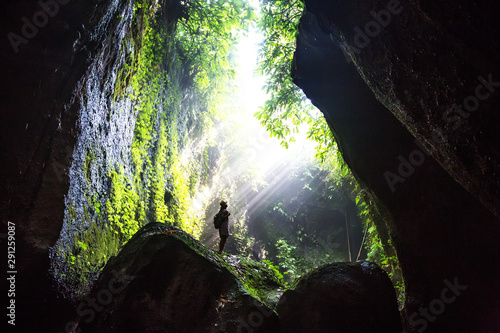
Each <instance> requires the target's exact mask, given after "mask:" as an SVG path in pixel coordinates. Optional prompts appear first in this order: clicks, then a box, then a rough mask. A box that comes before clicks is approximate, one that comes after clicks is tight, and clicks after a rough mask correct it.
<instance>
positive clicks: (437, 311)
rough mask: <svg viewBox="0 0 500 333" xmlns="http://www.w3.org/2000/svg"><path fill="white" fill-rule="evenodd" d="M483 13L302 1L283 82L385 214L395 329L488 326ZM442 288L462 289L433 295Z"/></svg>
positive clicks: (489, 131) (492, 54)
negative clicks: (305, 100) (397, 278)
mask: <svg viewBox="0 0 500 333" xmlns="http://www.w3.org/2000/svg"><path fill="white" fill-rule="evenodd" d="M495 9H496V7H495V6H494V5H491V4H489V3H487V2H478V3H474V4H469V3H468V2H465V1H462V2H457V3H454V4H447V5H444V4H443V5H438V4H435V3H434V2H433V3H431V2H427V1H401V2H399V1H349V2H346V1H329V2H322V1H314V0H311V1H306V13H305V14H304V16H303V18H302V20H301V26H300V34H299V36H298V38H297V51H296V53H295V61H294V68H293V76H294V81H295V82H296V84H297V85H299V86H300V87H301V88H302V89H303V90H304V92H305V93H306V95H307V96H308V97H309V98H310V99H311V101H312V102H313V103H314V104H315V105H316V106H317V107H318V108H319V109H320V110H322V111H323V113H324V114H325V116H326V118H327V121H328V123H329V125H330V127H331V129H332V131H333V132H334V134H335V136H336V138H337V140H338V141H339V146H340V149H341V150H342V153H343V156H344V158H345V160H346V162H347V163H348V165H349V166H350V167H351V169H352V171H353V172H354V173H355V174H356V176H357V177H358V179H359V180H360V181H361V182H362V183H364V184H365V185H366V186H367V187H368V188H370V189H371V191H372V194H373V195H374V196H375V197H376V198H377V200H379V202H380V203H381V205H380V206H381V207H383V210H385V214H386V217H387V220H388V228H389V231H390V233H391V236H392V240H393V244H394V245H395V247H396V250H397V253H398V257H399V260H400V263H401V268H402V270H403V276H404V280H405V285H406V292H407V295H406V305H405V309H404V313H405V315H404V317H405V318H404V319H405V321H406V329H407V330H408V331H413V330H419V331H421V330H422V329H427V328H430V329H432V331H438V332H452V331H453V332H466V331H467V332H468V331H471V332H472V331H475V332H487V331H489V330H493V329H494V328H496V327H498V325H499V322H498V317H497V313H498V309H499V303H498V297H497V296H498V291H499V288H498V283H497V282H496V281H497V280H498V277H499V275H500V270H499V269H498V267H497V265H495V264H494V263H492V261H491V260H490V258H494V257H496V256H497V255H498V253H499V249H500V247H499V245H498V242H497V240H496V236H495V235H496V234H498V231H499V227H500V226H499V223H498V222H499V221H498V207H499V205H498V198H499V197H498V189H499V187H498V181H499V179H498V177H497V173H498V171H499V167H498V165H499V155H498V134H497V132H496V130H497V129H498V124H499V122H498V112H497V107H496V106H497V105H498V101H499V99H498V94H495V90H496V89H497V88H496V85H497V84H498V83H496V81H495V80H496V78H500V72H499V67H498V62H497V59H498V43H497V38H495V37H496V36H498V34H497V30H495V29H494V28H493V26H494V25H493V23H492V22H494V20H495V18H494V16H495V14H494V13H498V10H495ZM365 29H367V30H365ZM489 81H490V82H489ZM491 81H493V82H491ZM488 82H489V83H488ZM479 86H481V87H480V88H477V87H479ZM471 96H472V97H471ZM486 96H488V97H486ZM476 102H477V103H476ZM454 104H464V105H463V107H462V109H463V110H467V109H469V108H470V109H471V111H470V112H467V114H465V113H463V114H462V113H461V110H462V109H460V108H458V109H457V107H456V106H454ZM476 104H478V105H476ZM476 106H477V108H476ZM473 108H476V109H477V110H476V111H472V109H473ZM450 282H451V283H455V285H460V288H462V289H461V290H455V291H456V292H457V294H456V295H457V298H456V299H455V298H454V299H453V302H452V301H449V302H445V300H443V297H444V296H443V295H445V293H446V292H447V290H449V289H450V287H449V283H450ZM465 287H466V289H465ZM458 295H459V296H458ZM448 300H449V299H448ZM436 304H437V305H436ZM441 306H442V307H441ZM429 307H431V310H429ZM425 309H427V311H431V312H428V314H426V313H425ZM422 311H424V312H422Z"/></svg>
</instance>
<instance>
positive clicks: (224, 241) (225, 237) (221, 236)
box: [219, 235, 229, 253]
mask: <svg viewBox="0 0 500 333" xmlns="http://www.w3.org/2000/svg"><path fill="white" fill-rule="evenodd" d="M228 237H229V236H228V235H220V243H219V253H222V250H223V249H224V245H225V244H226V240H227V238H228Z"/></svg>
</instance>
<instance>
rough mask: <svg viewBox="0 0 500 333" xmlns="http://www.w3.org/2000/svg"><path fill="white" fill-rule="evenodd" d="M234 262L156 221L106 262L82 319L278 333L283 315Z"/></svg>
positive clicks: (154, 327)
mask: <svg viewBox="0 0 500 333" xmlns="http://www.w3.org/2000/svg"><path fill="white" fill-rule="evenodd" d="M168 231H170V233H167V234H165V232H168ZM227 267H228V264H227V263H226V261H225V260H223V259H222V258H221V257H220V256H218V255H217V254H215V253H214V252H212V251H210V250H207V249H205V248H204V247H203V246H202V245H201V244H200V243H198V242H197V241H195V240H194V239H193V238H192V237H191V236H189V235H188V234H185V233H184V232H182V231H180V230H177V229H172V228H171V227H169V226H168V225H165V224H162V223H150V224H148V225H146V226H145V227H144V228H142V229H141V230H140V231H139V232H138V233H137V234H136V235H135V236H134V237H133V238H132V239H131V240H130V241H129V242H128V243H127V245H126V246H125V247H124V248H123V250H122V251H121V252H120V254H119V255H118V256H117V257H116V258H114V259H112V260H110V262H109V263H108V264H107V265H106V267H105V268H104V270H103V272H102V275H101V277H100V278H99V281H98V282H97V284H96V285H95V287H94V289H93V292H92V295H91V296H90V297H89V298H88V299H86V300H84V301H83V302H82V303H80V304H79V305H78V306H77V307H76V313H77V315H79V316H80V317H79V319H76V320H74V321H75V322H77V321H79V325H78V328H79V329H81V330H82V332H92V333H97V332H106V333H111V332H134V333H135V332H148V333H154V332H278V331H279V328H278V317H277V316H276V314H275V313H274V312H273V311H272V310H271V309H269V308H268V307H266V306H265V305H264V304H262V303H261V302H259V301H258V300H256V299H255V298H253V297H252V296H250V295H249V294H248V293H246V292H245V291H244V290H243V288H242V285H241V282H240V280H239V279H238V278H237V277H236V276H235V275H233V274H232V273H231V272H230V271H229V270H228V269H227ZM261 273H262V274H263V275H265V274H264V273H263V272H261ZM237 274H242V275H241V278H242V279H248V278H249V277H248V276H247V275H245V272H244V271H243V269H242V268H239V270H238V273H237ZM247 282H248V281H247ZM269 282H270V283H271V284H270V286H269V287H270V288H273V287H274V288H278V287H279V285H276V284H273V282H272V281H269ZM69 325H72V324H71V323H70V324H69Z"/></svg>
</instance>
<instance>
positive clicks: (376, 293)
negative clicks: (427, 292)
mask: <svg viewBox="0 0 500 333" xmlns="http://www.w3.org/2000/svg"><path fill="white" fill-rule="evenodd" d="M278 313H279V316H280V328H281V332H342V333H362V332H363V333H365V332H366V333H374V332H381V333H382V332H383V333H399V332H401V320H400V317H399V312H398V305H397V301H396V293H395V291H394V288H393V287H392V283H391V281H390V279H389V277H388V276H387V274H386V273H385V272H384V271H383V270H382V269H381V268H380V267H378V266H377V265H375V264H373V263H368V262H363V263H332V264H328V265H326V266H323V267H321V268H318V269H317V270H314V271H312V272H310V273H309V274H307V275H305V276H303V277H302V278H300V280H298V281H297V283H296V285H295V288H294V289H293V290H288V291H286V292H285V293H284V294H283V296H282V297H281V300H280V302H279V305H278Z"/></svg>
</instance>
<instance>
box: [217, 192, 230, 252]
mask: <svg viewBox="0 0 500 333" xmlns="http://www.w3.org/2000/svg"><path fill="white" fill-rule="evenodd" d="M218 214H220V216H222V224H221V225H220V228H219V236H220V243H219V253H222V250H223V249H224V245H225V244H226V240H227V238H228V237H229V215H231V213H229V212H228V211H227V203H226V202H225V201H221V202H220V210H219V213H218Z"/></svg>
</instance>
